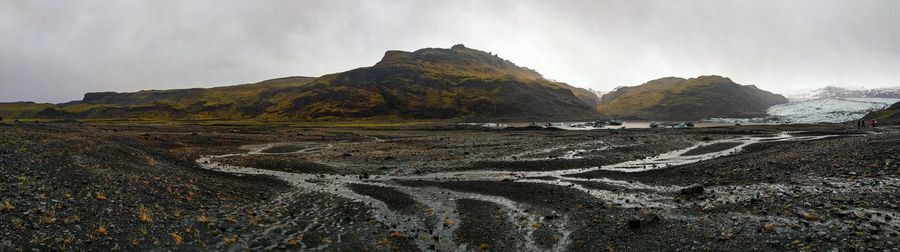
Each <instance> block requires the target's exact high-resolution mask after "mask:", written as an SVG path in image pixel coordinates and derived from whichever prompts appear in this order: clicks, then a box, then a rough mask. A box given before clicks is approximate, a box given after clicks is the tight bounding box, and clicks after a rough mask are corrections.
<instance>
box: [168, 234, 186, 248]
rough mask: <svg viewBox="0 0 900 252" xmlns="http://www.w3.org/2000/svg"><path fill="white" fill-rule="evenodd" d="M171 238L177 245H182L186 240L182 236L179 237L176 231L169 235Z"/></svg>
mask: <svg viewBox="0 0 900 252" xmlns="http://www.w3.org/2000/svg"><path fill="white" fill-rule="evenodd" d="M169 236H171V237H172V240H173V241H175V245H181V242H182V241H184V239H183V238H181V236H180V235H178V232H176V231H172V233H171V234H169Z"/></svg>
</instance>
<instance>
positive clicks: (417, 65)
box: [375, 44, 544, 81]
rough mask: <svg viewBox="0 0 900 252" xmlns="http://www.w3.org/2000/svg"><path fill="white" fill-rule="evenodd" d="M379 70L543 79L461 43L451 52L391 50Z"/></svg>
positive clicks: (523, 68) (436, 49)
mask: <svg viewBox="0 0 900 252" xmlns="http://www.w3.org/2000/svg"><path fill="white" fill-rule="evenodd" d="M375 67H380V68H386V67H405V68H411V69H417V70H420V71H425V72H430V73H436V74H440V75H441V76H445V77H447V76H456V77H478V78H495V79H498V78H499V79H509V78H512V79H517V80H522V81H533V80H543V79H544V77H543V76H542V75H541V74H539V73H538V72H536V71H534V70H532V69H529V68H525V67H520V66H518V65H516V64H514V63H512V62H510V61H508V60H505V59H503V58H500V57H499V56H497V55H495V54H492V53H490V52H485V51H481V50H477V49H472V48H468V47H465V46H464V45H462V44H457V45H454V46H452V47H450V49H445V48H424V49H419V50H416V51H414V52H406V51H396V50H391V51H387V52H385V54H384V57H383V58H382V59H381V61H379V62H378V63H376V64H375Z"/></svg>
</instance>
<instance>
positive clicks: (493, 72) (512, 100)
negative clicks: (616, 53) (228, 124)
mask: <svg viewBox="0 0 900 252" xmlns="http://www.w3.org/2000/svg"><path fill="white" fill-rule="evenodd" d="M597 103H598V99H597V97H596V95H594V94H593V93H591V92H590V91H588V90H585V89H581V88H575V87H572V86H570V85H568V84H566V83H562V82H556V81H551V80H547V79H545V78H544V77H543V76H541V75H540V74H539V73H537V72H535V71H534V70H531V69H528V68H524V67H519V66H517V65H515V64H513V63H512V62H509V61H507V60H504V59H502V58H500V57H497V56H496V55H493V54H490V53H487V52H483V51H479V50H475V49H470V48H466V47H465V46H463V45H456V46H453V47H452V48H450V49H441V48H426V49H420V50H417V51H415V52H403V51H388V52H386V53H385V55H384V57H383V58H382V59H381V61H379V62H378V63H376V64H375V65H374V66H371V67H363V68H357V69H353V70H350V71H346V72H342V73H336V74H330V75H326V76H322V77H319V78H310V77H288V78H281V79H273V80H267V81H263V82H259V83H253V84H244V85H237V86H227V87H218V88H194V89H177V90H148V91H139V92H131V93H116V92H101V93H88V94H86V95H85V96H84V99H83V100H81V101H76V102H70V103H64V104H58V105H56V106H51V107H47V108H44V109H42V110H40V111H38V112H35V113H32V114H34V115H35V116H36V117H41V118H57V119H79V118H101V119H160V120H165V119H178V120H235V119H261V120H273V121H282V120H328V119H351V118H385V119H446V118H457V119H502V118H516V119H550V118H554V119H562V118H567V119H568V118H571V119H575V118H592V117H595V116H597V113H596V110H595V108H594V107H595V106H596V104H597Z"/></svg>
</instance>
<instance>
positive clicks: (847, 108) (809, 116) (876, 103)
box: [767, 98, 900, 123]
mask: <svg viewBox="0 0 900 252" xmlns="http://www.w3.org/2000/svg"><path fill="white" fill-rule="evenodd" d="M898 101H900V98H818V99H810V100H796V101H792V102H789V103H785V104H779V105H775V106H772V107H770V108H769V109H768V110H767V113H768V114H769V115H770V116H771V117H774V118H776V120H778V121H782V122H788V123H823V122H824V123H840V122H846V121H853V120H859V119H860V118H862V117H863V116H865V115H866V114H868V113H869V112H872V111H875V110H880V109H884V108H886V107H888V106H890V105H891V104H894V103H897V102H898Z"/></svg>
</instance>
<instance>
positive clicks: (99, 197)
mask: <svg viewBox="0 0 900 252" xmlns="http://www.w3.org/2000/svg"><path fill="white" fill-rule="evenodd" d="M94 198H95V199H97V200H99V201H104V200H106V194H103V193H102V192H98V193H97V195H96V196H94Z"/></svg>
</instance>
